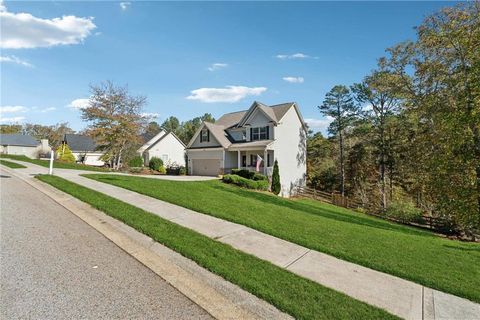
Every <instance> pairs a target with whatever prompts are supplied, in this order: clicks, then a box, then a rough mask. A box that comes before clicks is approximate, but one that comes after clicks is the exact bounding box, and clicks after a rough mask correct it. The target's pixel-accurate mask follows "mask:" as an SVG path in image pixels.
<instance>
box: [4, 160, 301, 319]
mask: <svg viewBox="0 0 480 320" xmlns="http://www.w3.org/2000/svg"><path fill="white" fill-rule="evenodd" d="M2 170H4V171H5V172H8V173H9V174H11V175H13V176H15V177H17V178H19V179H21V180H22V181H24V182H25V183H27V184H29V185H31V186H32V187H34V188H35V189H37V190H39V191H40V192H42V193H44V194H45V195H47V196H48V197H49V198H51V199H52V200H53V201H55V202H57V203H58V204H60V205H61V206H62V207H64V208H66V209H67V210H68V211H70V212H72V213H73V214H74V215H75V216H77V217H78V218H80V219H81V220H83V221H84V222H86V223H87V224H88V225H90V226H91V227H93V228H94V229H95V230H97V231H98V232H99V233H101V234H102V235H104V236H105V237H106V238H107V239H109V240H110V241H112V242H113V243H114V244H116V245H117V246H118V247H120V248H121V249H122V250H124V251H125V252H127V253H128V254H130V255H131V256H132V257H134V258H135V259H137V260H138V261H139V262H140V263H142V264H143V265H145V266H146V267H147V268H149V269H150V270H152V271H153V272H154V273H155V274H157V275H158V276H160V277H161V278H162V279H164V280H165V281H167V282H168V283H169V284H170V285H172V286H173V287H174V288H176V289H177V290H179V291H180V292H181V293H182V294H183V295H185V296H186V297H187V298H189V299H190V300H192V301H193V302H194V303H195V304H197V305H199V306H200V307H201V308H203V309H204V310H205V311H207V312H208V313H209V314H210V315H212V316H213V317H214V318H216V319H222V320H223V319H292V317H291V316H289V315H287V314H285V313H283V312H281V311H279V310H278V309H276V308H275V307H274V306H272V305H270V304H268V303H267V302H265V301H263V300H261V299H259V298H257V297H256V296H254V295H253V294H251V293H249V292H246V291H245V290H243V289H241V288H240V287H238V286H237V285H235V284H232V283H230V282H228V281H226V280H225V279H223V278H221V277H220V276H218V275H215V274H213V273H211V272H210V271H208V270H206V269H204V268H202V267H200V266H199V265H197V264H196V263H195V262H193V261H192V260H190V259H188V258H186V257H183V256H182V255H180V254H179V253H177V252H175V251H173V250H171V249H169V248H167V247H165V246H163V245H162V244H160V243H158V242H155V241H154V240H153V239H152V238H150V237H148V236H146V235H144V234H142V233H140V232H138V231H136V230H135V229H133V228H131V227H130V226H128V225H126V224H124V223H122V222H120V221H118V220H116V219H114V218H112V217H110V216H108V215H106V214H105V213H103V212H101V211H99V210H97V209H95V208H93V207H91V206H90V205H88V204H86V203H84V202H82V201H80V200H78V199H76V198H74V197H73V196H71V195H69V194H67V193H65V192H62V191H60V190H58V189H56V188H54V187H52V186H50V185H48V184H46V183H43V182H41V181H39V180H36V179H35V178H33V177H32V178H26V177H24V176H22V175H21V174H19V173H17V172H15V171H14V169H10V168H5V166H2Z"/></svg>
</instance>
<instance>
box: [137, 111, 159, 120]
mask: <svg viewBox="0 0 480 320" xmlns="http://www.w3.org/2000/svg"><path fill="white" fill-rule="evenodd" d="M141 116H142V117H144V118H148V119H155V118H158V117H160V113H155V112H144V113H142V114H141Z"/></svg>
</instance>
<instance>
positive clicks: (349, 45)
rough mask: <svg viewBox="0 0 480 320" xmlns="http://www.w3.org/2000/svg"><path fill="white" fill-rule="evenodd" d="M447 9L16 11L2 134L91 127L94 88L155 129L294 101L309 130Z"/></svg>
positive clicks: (53, 5) (370, 5)
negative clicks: (136, 109) (139, 110)
mask: <svg viewBox="0 0 480 320" xmlns="http://www.w3.org/2000/svg"><path fill="white" fill-rule="evenodd" d="M448 5H452V3H446V2H300V3H299V2H236V3H226V2H188V3H187V2H185V3H183V2H153V1H151V2H134V1H131V2H123V3H120V2H55V1H41V2H13V1H5V2H3V3H2V5H0V15H1V17H2V20H1V24H2V25H1V27H2V28H1V30H2V31H1V32H2V34H1V36H2V37H1V38H2V40H1V47H2V49H1V64H0V65H1V88H0V89H1V101H0V105H1V108H2V109H1V112H0V117H1V121H2V123H11V122H15V121H17V122H20V123H22V122H33V123H41V124H54V123H57V122H60V121H67V122H69V123H70V125H71V126H72V127H73V128H74V129H76V130H80V129H82V128H83V127H84V126H85V123H83V122H82V121H81V119H80V111H79V109H78V108H79V107H81V106H82V105H83V104H84V102H85V100H84V99H88V96H89V84H95V83H99V82H101V81H104V80H111V81H113V82H114V83H116V84H119V85H124V84H128V87H129V90H130V92H131V93H132V94H142V95H145V96H147V99H148V104H147V106H146V107H145V112H147V113H151V114H157V115H158V118H157V119H156V120H157V121H158V122H162V121H163V120H164V119H165V118H167V117H169V116H172V115H173V116H176V117H178V118H179V119H180V120H188V119H190V118H193V117H195V116H199V115H202V114H203V113H205V112H209V113H212V114H213V115H214V116H215V117H219V116H220V115H221V114H223V113H226V112H232V111H237V110H242V109H245V108H248V107H249V106H250V105H251V103H252V102H253V101H254V100H258V101H261V102H263V103H265V104H277V103H282V102H288V101H296V102H297V103H298V104H299V106H300V109H301V112H302V114H303V116H304V118H305V119H308V122H309V123H310V125H311V127H313V128H314V129H316V130H321V131H324V130H325V127H326V125H327V124H328V121H325V119H323V117H322V116H321V115H320V113H319V112H318V110H317V107H316V106H318V105H319V104H321V102H322V101H323V98H324V96H325V93H326V92H327V91H328V90H329V89H330V88H331V87H333V86H334V85H336V84H346V85H350V84H352V83H354V82H358V81H360V80H361V79H362V78H363V76H365V75H366V74H367V73H368V72H369V71H371V70H372V69H373V68H374V67H375V64H376V59H377V58H378V57H380V56H382V55H383V54H384V52H385V51H384V50H385V48H387V47H389V46H392V45H394V44H396V43H398V42H401V41H404V40H408V39H414V38H415V31H414V29H413V27H414V26H416V25H419V24H420V23H421V21H422V20H423V18H424V17H425V16H426V15H429V14H430V13H432V12H434V11H436V10H438V9H440V8H441V7H444V6H448Z"/></svg>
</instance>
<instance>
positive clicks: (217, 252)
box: [37, 175, 396, 319]
mask: <svg viewBox="0 0 480 320" xmlns="http://www.w3.org/2000/svg"><path fill="white" fill-rule="evenodd" d="M37 178H38V179H40V180H41V181H44V182H46V183H49V184H51V185H52V186H54V187H56V188H58V189H60V190H62V191H64V192H67V193H69V194H71V195H72V196H74V197H76V198H78V199H80V200H82V201H84V202H86V203H89V204H90V205H92V206H93V207H95V208H97V209H99V210H101V211H103V212H105V213H106V214H108V215H110V216H112V217H114V218H116V219H118V220H120V221H123V222H124V223H126V224H128V225H130V226H132V227H133V228H135V229H136V230H138V231H140V232H142V233H144V234H146V235H148V236H149V237H151V238H153V239H154V240H156V241H158V242H160V243H162V244H164V245H165V246H167V247H169V248H171V249H173V250H175V251H177V252H179V253H180V254H182V255H183V256H185V257H188V258H190V259H192V260H194V261H195V262H196V263H198V264H199V265H201V266H202V267H204V268H206V269H208V270H210V271H212V272H214V273H216V274H218V275H220V276H222V277H223V278H225V279H226V280H228V281H230V282H232V283H235V284H237V285H239V286H240V287H242V288H243V289H245V290H247V291H249V292H251V293H253V294H254V295H256V296H257V297H259V298H262V299H264V300H265V301H267V302H269V303H271V304H273V305H275V306H276V307H277V308H278V309H280V310H282V311H284V312H287V313H289V314H291V315H292V316H294V317H295V318H298V319H396V317H394V316H393V315H391V314H389V313H387V312H385V311H383V310H381V309H378V308H375V307H373V306H370V305H368V304H365V303H363V302H360V301H357V300H355V299H353V298H350V297H348V296H346V295H344V294H342V293H339V292H336V291H334V290H331V289H328V288H326V287H323V286H321V285H319V284H317V283H315V282H313V281H310V280H307V279H305V278H302V277H300V276H297V275H295V274H293V273H291V272H289V271H286V270H285V269H282V268H279V267H276V266H274V265H273V264H271V263H269V262H266V261H264V260H261V259H258V258H256V257H254V256H251V255H249V254H246V253H243V252H241V251H239V250H236V249H234V248H232V247H231V246H229V245H227V244H223V243H221V242H218V241H215V240H212V239H210V238H208V237H206V236H203V235H201V234H199V233H197V232H195V231H192V230H190V229H187V228H184V227H181V226H179V225H177V224H175V223H172V222H169V221H167V220H165V219H162V218H160V217H158V216H156V215H154V214H152V213H149V212H146V211H144V210H142V209H139V208H137V207H134V206H132V205H130V204H127V203H125V202H122V201H120V200H117V199H114V198H111V197H109V196H107V195H104V194H102V193H100V192H97V191H94V190H91V189H88V188H85V187H83V186H80V185H78V184H75V183H72V182H69V181H67V180H64V179H62V178H59V177H56V176H49V175H40V176H37Z"/></svg>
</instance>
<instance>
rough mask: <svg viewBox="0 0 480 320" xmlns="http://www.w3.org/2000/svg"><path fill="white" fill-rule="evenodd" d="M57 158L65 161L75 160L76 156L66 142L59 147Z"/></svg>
mask: <svg viewBox="0 0 480 320" xmlns="http://www.w3.org/2000/svg"><path fill="white" fill-rule="evenodd" d="M57 158H58V160H60V161H64V162H75V156H74V155H73V153H72V150H70V148H69V147H68V144H66V143H65V144H62V145H61V146H59V147H58V148H57Z"/></svg>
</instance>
